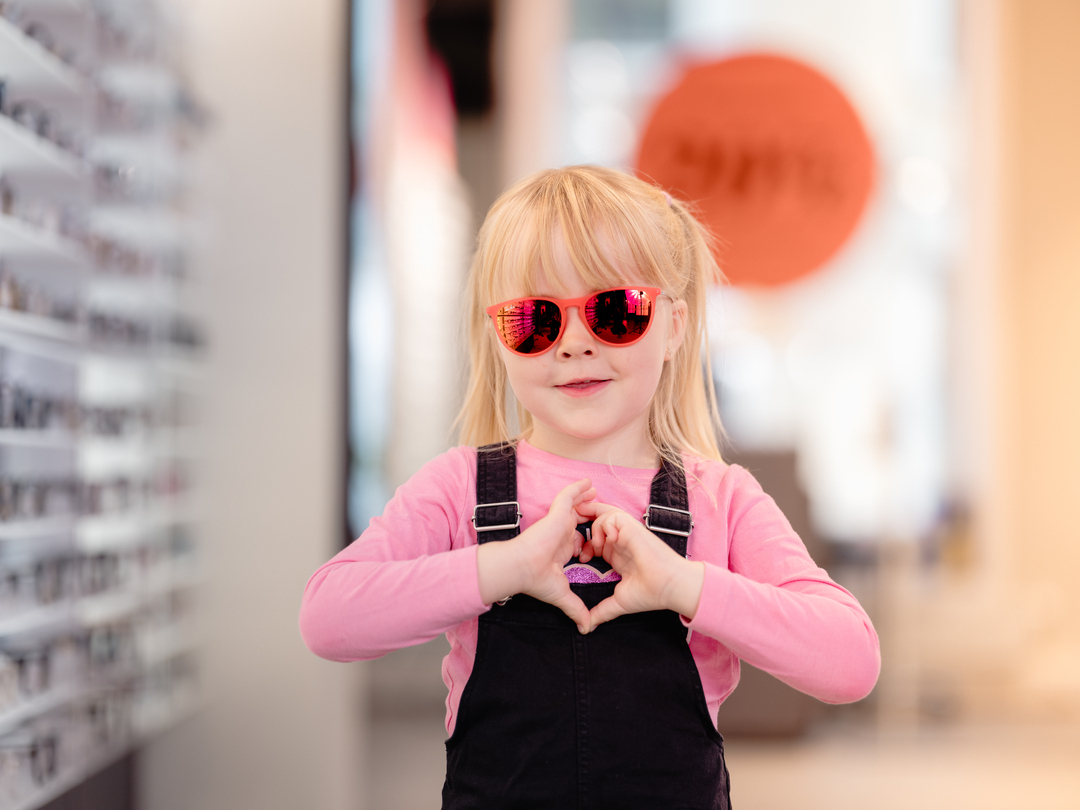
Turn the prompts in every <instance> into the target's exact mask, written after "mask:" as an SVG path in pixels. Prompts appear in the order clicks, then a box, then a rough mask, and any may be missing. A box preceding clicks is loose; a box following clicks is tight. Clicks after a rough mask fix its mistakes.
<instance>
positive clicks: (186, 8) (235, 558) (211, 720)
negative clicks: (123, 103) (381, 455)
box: [140, 0, 363, 810]
mask: <svg viewBox="0 0 1080 810" xmlns="http://www.w3.org/2000/svg"><path fill="white" fill-rule="evenodd" d="M345 7H346V3H345V2H344V0H306V1H305V2H303V3H301V2H265V0H262V1H261V2H260V1H258V0H189V2H187V3H186V4H183V6H182V11H183V12H184V13H185V17H186V18H187V20H188V21H189V23H190V29H191V30H190V42H189V49H188V54H189V57H190V58H189V59H188V62H189V64H190V66H191V69H192V75H191V79H192V80H193V84H194V86H195V88H196V90H197V92H198V94H199V97H200V99H201V100H202V101H203V102H204V103H205V104H206V106H208V107H209V109H210V110H211V112H212V116H213V125H212V127H211V129H210V131H209V132H208V134H207V136H206V138H205V141H204V143H203V145H202V148H201V150H200V160H199V164H200V182H199V188H198V196H199V198H200V201H201V202H200V206H201V211H202V213H203V214H204V215H206V218H207V219H208V220H209V225H210V227H209V233H208V239H207V244H206V251H205V253H206V255H205V256H204V258H203V260H202V261H201V262H200V263H199V266H198V269H199V271H200V272H201V273H202V275H203V278H202V279H201V281H200V283H201V285H202V287H203V290H204V292H205V294H206V301H207V306H206V311H207V317H208V327H209V330H208V331H209V333H210V337H211V342H212V348H211V356H210V360H209V364H208V370H207V380H206V402H205V412H206V422H207V424H206V437H207V442H206V453H205V460H206V468H205V474H204V475H203V476H202V478H201V483H202V484H203V486H204V494H205V496H206V497H205V509H204V513H205V516H206V526H205V530H204V531H203V533H202V543H203V549H204V557H205V561H206V563H207V568H208V572H209V575H210V577H211V581H210V582H209V584H208V586H207V588H206V593H205V601H204V604H205V606H206V613H207V619H208V620H207V622H206V629H207V644H206V648H205V655H204V659H203V661H204V668H203V671H204V676H205V678H204V682H205V687H206V693H207V703H206V709H205V711H204V712H203V713H202V714H201V715H200V716H198V717H196V718H195V719H193V720H191V721H189V722H188V723H186V724H185V725H184V726H182V727H180V728H178V729H176V730H175V731H173V732H171V733H169V734H167V735H165V736H164V737H163V738H161V739H160V740H158V741H157V742H156V743H154V744H153V745H151V746H149V747H148V748H147V750H146V751H145V754H144V756H143V757H142V763H141V764H142V778H141V785H140V787H141V792H142V797H143V804H141V805H140V806H141V807H143V808H145V810H174V809H176V810H179V808H185V809H187V808H199V810H222V808H236V809H237V810H240V809H241V808H259V809H260V810H272V809H276V808H280V810H296V808H318V809H319V810H324V808H325V809H326V810H334V809H336V808H346V807H349V808H356V807H359V806H361V805H362V802H361V800H360V795H361V794H360V790H359V788H358V784H357V783H358V782H359V781H360V778H361V777H360V774H361V773H362V766H363V760H362V758H361V753H362V751H361V743H362V740H361V739H360V735H361V734H362V731H363V728H362V725H361V724H360V723H359V721H358V719H357V718H358V704H359V699H358V695H359V694H360V690H359V687H358V684H357V680H358V679H359V678H360V677H362V674H363V670H362V669H361V668H360V667H359V666H357V665H351V666H346V665H340V664H331V663H329V662H325V661H321V660H318V659H316V658H315V657H314V656H312V655H310V654H309V653H308V652H307V650H306V649H305V648H304V646H303V644H302V642H301V639H300V636H299V633H298V631H297V611H298V607H299V600H300V594H301V592H302V590H303V586H304V582H305V581H306V579H307V577H308V576H309V575H310V573H311V572H312V571H313V570H314V569H315V568H316V567H317V566H318V565H319V564H320V563H321V562H323V561H324V560H325V559H327V558H328V557H329V556H330V554H331V553H332V552H333V550H334V546H335V544H336V543H338V542H339V540H340V530H339V527H338V520H339V515H340V514H341V505H340V503H339V487H340V473H341V466H340V453H341V446H340V443H341V441H342V438H341V436H340V429H339V424H340V418H339V404H340V403H339V397H340V391H341V386H342V385H343V381H342V379H341V378H340V374H339V363H340V360H339V352H340V350H341V347H340V345H339V344H340V334H341V323H340V311H341V294H342V273H343V270H342V256H341V250H342V246H343V242H342V233H341V226H342V210H341V189H342V183H343V179H344V176H343V172H344V166H343V164H342V160H341V157H342V150H341V141H340V138H341V127H342V119H343V115H344V110H343V105H342V98H343V96H342V93H343V89H342V81H343V75H344V70H343V68H344V54H343V48H344V45H345Z"/></svg>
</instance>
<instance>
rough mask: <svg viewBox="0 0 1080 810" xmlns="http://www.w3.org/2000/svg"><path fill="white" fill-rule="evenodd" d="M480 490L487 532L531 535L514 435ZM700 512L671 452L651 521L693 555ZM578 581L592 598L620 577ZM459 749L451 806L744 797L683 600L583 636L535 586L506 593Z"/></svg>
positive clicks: (496, 448) (624, 804)
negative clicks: (522, 530) (731, 788)
mask: <svg viewBox="0 0 1080 810" xmlns="http://www.w3.org/2000/svg"><path fill="white" fill-rule="evenodd" d="M476 494H477V497H476V502H477V504H478V506H477V508H476V511H475V512H474V524H475V525H476V527H477V532H478V539H479V542H481V543H485V542H493V541H500V540H508V539H510V538H511V537H514V536H515V535H517V534H518V532H519V529H518V523H519V522H520V515H519V509H518V504H517V475H516V455H515V451H514V447H513V445H489V446H487V447H482V448H480V451H479V453H478V459H477V493H476ZM686 510H687V494H686V479H685V476H684V474H683V472H682V471H681V470H679V469H677V468H675V467H673V466H671V465H670V464H668V463H667V462H666V461H665V462H662V466H661V468H660V471H659V472H658V473H657V474H656V477H655V478H654V479H653V482H652V490H651V497H650V505H649V511H648V512H647V513H646V521H645V522H646V525H647V526H648V527H649V528H650V529H651V530H652V531H653V532H654V533H655V534H656V535H657V536H658V537H659V538H661V539H662V540H664V542H666V543H667V544H668V545H670V546H671V547H672V548H673V549H674V550H675V551H677V552H678V553H679V554H681V555H683V556H686V539H687V536H688V535H689V533H690V528H691V526H692V525H693V524H692V523H691V520H690V513H689V512H688V511H686ZM596 563H597V568H598V569H600V570H601V571H603V570H605V569H606V570H610V566H607V564H606V563H605V562H604V561H603V560H597V561H596ZM571 588H572V590H573V591H574V593H576V594H577V595H578V596H580V597H581V599H582V601H584V602H585V605H586V606H587V607H589V608H592V607H593V606H594V605H596V604H597V603H599V602H600V601H601V600H603V599H605V598H607V597H608V596H610V595H611V594H612V593H613V592H614V590H615V583H614V582H598V583H589V584H580V585H579V584H571ZM446 752H447V769H446V782H445V784H444V785H443V794H442V795H443V805H442V806H443V809H444V810H465V808H469V809H470V810H471V809H472V808H476V809H477V810H493V809H495V808H514V809H515V810H518V809H519V808H521V809H524V808H537V810H539V809H540V808H543V809H544V810H552V808H568V809H569V808H577V809H578V810H609V809H610V810H632V809H633V808H645V807H649V808H672V809H677V810H682V809H684V808H685V809H687V810H689V808H693V809H694V810H705V809H706V808H710V809H711V810H728V808H729V807H730V804H729V797H728V773H727V768H726V766H725V764H724V748H723V739H722V738H721V736H720V734H719V733H717V731H716V728H715V726H714V725H713V722H712V719H711V718H710V717H709V711H708V708H707V706H706V703H705V695H704V692H703V691H702V687H701V679H700V677H699V675H698V671H697V666H696V665H695V663H694V659H693V657H692V655H691V653H690V648H689V645H688V644H687V630H686V628H685V627H684V626H683V624H682V622H681V621H680V620H679V616H678V615H677V614H676V613H674V612H672V611H669V610H660V611H652V612H649V613H637V614H630V615H625V616H620V617H619V618H617V619H615V620H613V621H611V622H607V623H605V624H602V625H600V626H599V627H597V628H596V629H595V630H593V632H592V633H590V634H588V635H585V636H583V635H581V634H580V633H578V631H577V627H576V626H575V625H574V623H573V622H572V621H571V620H570V619H569V618H568V617H567V616H566V615H565V614H564V613H563V612H562V611H561V610H559V609H558V608H556V607H554V606H552V605H549V604H547V603H545V602H541V601H539V600H537V599H533V598H532V597H530V596H526V595H524V594H517V595H515V596H514V597H513V598H512V599H510V600H508V601H506V602H505V603H504V604H496V605H492V607H491V610H490V611H488V612H487V613H484V614H481V616H480V618H479V631H478V637H477V644H476V659H475V661H474V663H473V669H472V675H471V676H470V677H469V681H468V683H467V684H466V685H465V689H464V691H463V692H462V696H461V703H460V706H459V710H458V718H457V724H456V726H455V728H454V733H453V734H452V735H451V737H450V739H449V740H447V741H446Z"/></svg>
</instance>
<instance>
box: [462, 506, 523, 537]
mask: <svg viewBox="0 0 1080 810" xmlns="http://www.w3.org/2000/svg"><path fill="white" fill-rule="evenodd" d="M497 506H513V507H514V511H516V512H517V520H515V521H514V522H513V523H500V524H499V525H498V526H477V525H476V518H477V512H478V511H479V510H481V509H494V508H495V507H497ZM472 525H473V528H474V529H476V531H478V532H497V531H500V530H503V529H516V528H517V527H518V526H520V525H521V504H520V503H518V502H517V501H500V502H499V503H478V504H477V505H476V506H474V507H473V510H472Z"/></svg>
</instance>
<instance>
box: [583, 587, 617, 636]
mask: <svg viewBox="0 0 1080 810" xmlns="http://www.w3.org/2000/svg"><path fill="white" fill-rule="evenodd" d="M624 613H626V611H625V610H623V609H622V606H621V605H620V604H619V603H618V601H617V600H616V599H615V597H614V596H609V597H608V598H607V599H605V600H604V601H603V602H601V603H600V604H598V605H597V606H596V607H594V608H593V609H592V610H591V611H589V619H590V621H591V622H592V626H591V627H590V628H589V630H590V632H591V631H592V630H594V629H595V628H596V626H597V625H600V624H603V623H604V622H610V621H611V620H612V619H617V618H619V616H622V615H623V614H624Z"/></svg>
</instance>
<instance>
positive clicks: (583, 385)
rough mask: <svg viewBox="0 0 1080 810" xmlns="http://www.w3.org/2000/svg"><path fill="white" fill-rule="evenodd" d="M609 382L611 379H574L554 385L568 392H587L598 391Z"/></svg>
mask: <svg viewBox="0 0 1080 810" xmlns="http://www.w3.org/2000/svg"><path fill="white" fill-rule="evenodd" d="M609 382H611V380H574V381H573V382H568V383H564V384H562V385H557V386H555V387H556V388H558V389H559V390H560V391H565V392H566V393H568V394H587V393H591V392H593V391H598V390H599V389H601V388H603V387H604V386H606V385H607V384H608V383H609Z"/></svg>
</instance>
